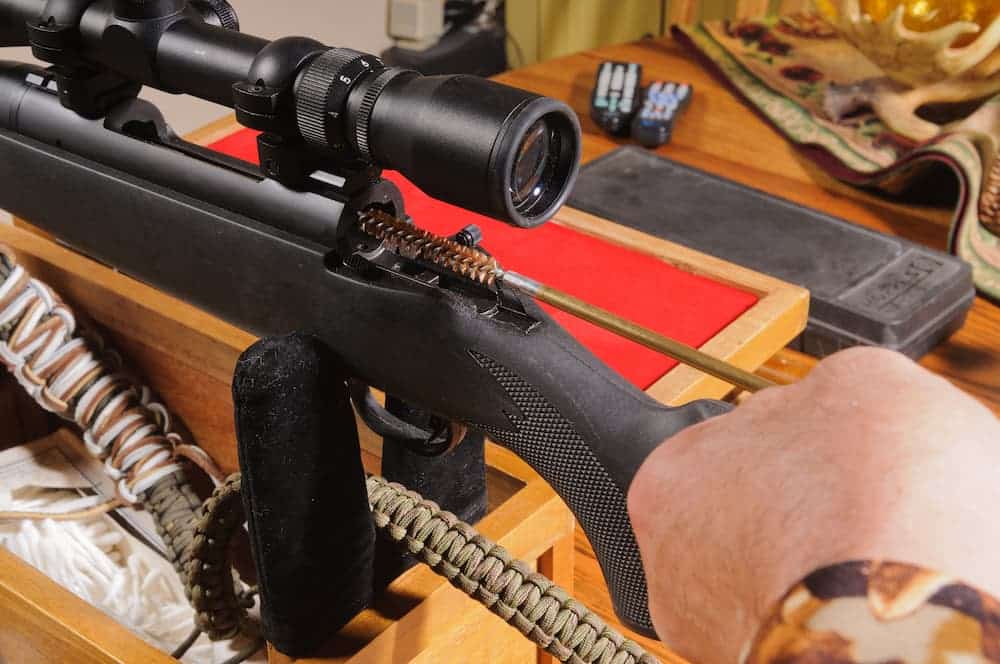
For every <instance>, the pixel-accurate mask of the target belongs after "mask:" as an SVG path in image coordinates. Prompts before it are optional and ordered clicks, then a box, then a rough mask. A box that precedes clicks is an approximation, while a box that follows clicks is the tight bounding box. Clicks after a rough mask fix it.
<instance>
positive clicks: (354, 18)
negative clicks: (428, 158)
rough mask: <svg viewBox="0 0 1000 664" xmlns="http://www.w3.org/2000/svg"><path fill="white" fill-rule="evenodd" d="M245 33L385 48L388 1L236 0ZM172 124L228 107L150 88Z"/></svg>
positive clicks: (22, 54) (6, 52)
mask: <svg viewBox="0 0 1000 664" xmlns="http://www.w3.org/2000/svg"><path fill="white" fill-rule="evenodd" d="M231 2H232V3H233V5H234V6H235V7H236V10H237V12H238V13H239V16H240V26H241V29H242V31H243V32H247V33H249V34H253V35H257V36H259V37H266V38H269V39H274V38H277V37H284V36H288V35H304V36H307V37H313V38H315V39H319V40H320V41H322V42H324V43H326V44H330V45H331V46H348V47H350V48H354V49H357V50H360V51H367V52H372V53H379V52H381V51H382V50H383V49H385V48H386V47H388V46H389V44H390V42H389V38H388V37H386V34H385V20H386V5H387V3H386V2H385V0H294V2H282V1H281V0H231ZM0 58H3V59H6V60H29V59H30V52H29V51H28V50H27V49H0ZM142 96H143V97H145V98H147V99H151V100H153V101H155V103H156V104H157V105H158V106H159V107H160V108H161V110H163V112H164V114H165V115H166V116H167V119H168V120H169V121H170V124H171V125H173V127H174V128H175V129H176V130H177V131H178V132H180V133H182V134H183V133H186V132H189V131H192V130H194V129H197V128H198V127H200V126H202V125H204V124H207V123H208V122H211V121H212V120H215V119H216V118H219V117H222V116H223V115H224V114H226V112H227V110H226V109H224V108H222V107H219V106H216V105H214V104H210V103H207V102H202V101H199V100H197V99H192V98H189V97H183V96H176V95H168V94H164V93H161V92H158V91H156V90H145V91H143V94H142Z"/></svg>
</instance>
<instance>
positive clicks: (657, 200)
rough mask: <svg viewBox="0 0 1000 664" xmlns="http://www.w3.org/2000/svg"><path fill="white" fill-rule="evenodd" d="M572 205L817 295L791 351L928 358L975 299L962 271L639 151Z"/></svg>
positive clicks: (614, 164)
mask: <svg viewBox="0 0 1000 664" xmlns="http://www.w3.org/2000/svg"><path fill="white" fill-rule="evenodd" d="M569 204H570V205H572V206H573V207H575V208H579V209H581V210H585V211H587V212H590V213H592V214H596V215H600V216H602V217H606V218H607V219H611V220H613V221H616V222H618V223H620V224H623V225H625V226H629V227H631V228H635V229H638V230H640V231H643V232H645V233H649V234H650V235H655V236H656V237H660V238H663V239H665V240H670V241H671V242H677V243H679V244H683V245H685V246H688V247H691V248H692V249H697V250H698V251H703V252H705V253H707V254H712V255H713V256H718V257H719V258H722V259H725V260H727V261H731V262H733V263H736V264H738V265H744V266H746V267H748V268H751V269H753V270H758V271H760V272H764V273H766V274H770V275H772V276H775V277H777V278H779V279H783V280H785V281H789V282H791V283H794V284H798V285H800V286H804V287H805V288H808V289H809V292H810V293H811V296H812V300H811V306H810V312H809V324H808V327H807V328H806V330H805V332H803V334H802V335H801V336H800V337H799V338H798V339H797V340H796V342H795V343H794V344H793V347H797V348H798V349H799V350H802V351H803V352H805V353H808V354H810V355H814V356H816V357H824V356H826V355H829V354H831V353H834V352H836V351H838V350H841V349H843V348H847V347H849V346H858V345H865V346H882V347H885V348H891V349H893V350H897V351H900V352H902V353H905V354H907V355H909V356H910V357H919V356H921V355H923V354H925V353H926V352H928V351H929V350H930V349H931V348H933V347H934V346H935V345H936V344H937V343H938V342H940V341H942V340H944V339H945V338H947V337H948V335H950V334H951V333H952V332H954V331H955V330H957V329H958V328H959V327H961V325H962V323H963V321H964V320H965V316H966V314H967V313H968V310H969V308H970V307H971V306H972V302H973V300H974V298H975V288H974V286H973V283H972V273H971V269H970V267H969V266H968V264H966V263H965V261H962V260H961V259H958V258H956V257H954V256H951V255H949V254H946V253H943V252H940V251H935V250H933V249H928V248H926V247H921V246H919V245H917V244H914V243H912V242H908V241H906V240H903V239H901V238H896V237H891V236H888V235H885V234H883V233H878V232H876V231H873V230H869V229H867V228H862V227H861V226H856V225H854V224H851V223H848V222H846V221H844V220H842V219H837V218H835V217H832V216H830V215H827V214H824V213H822V212H818V211H816V210H811V209H809V208H807V207H803V206H801V205H796V204H795V203H791V202H789V201H785V200H782V199H780V198H777V197H775V196H771V195H770V194H766V193H764V192H761V191H757V190H756V189H751V188H749V187H746V186H743V185H741V184H737V183H736V182H732V181H731V180H726V179H724V178H721V177H718V176H715V175H712V174H709V173H705V172H703V171H700V170H698V169H695V168H691V167H690V166H685V165H683V164H679V163H677V162H675V161H671V160H669V159H665V158H663V157H660V156H659V155H656V154H653V153H650V152H647V151H646V150H642V149H640V148H636V147H623V148H619V149H617V150H615V151H614V152H611V153H610V154H607V155H605V156H603V157H601V158H600V159H597V160H596V161H593V162H591V163H590V164H589V165H588V166H587V167H586V168H584V169H583V171H582V172H581V174H580V178H579V180H578V182H577V186H576V189H575V190H574V193H573V196H572V199H571V200H570V203H569Z"/></svg>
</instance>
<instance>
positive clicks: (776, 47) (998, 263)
mask: <svg viewBox="0 0 1000 664" xmlns="http://www.w3.org/2000/svg"><path fill="white" fill-rule="evenodd" d="M674 36H675V38H677V39H678V40H679V41H681V42H682V43H686V44H687V45H688V46H689V47H691V48H692V49H694V50H695V51H697V52H698V53H699V54H700V55H701V56H702V57H703V58H704V60H705V61H706V63H707V64H708V65H709V66H710V67H711V68H712V69H714V70H715V71H716V73H717V74H718V75H719V76H720V77H722V78H723V79H724V80H725V81H727V82H728V83H729V84H730V85H731V86H732V87H733V88H734V89H735V90H736V91H737V92H738V93H739V94H740V95H741V96H742V97H743V98H744V99H745V100H746V101H747V102H748V103H749V104H751V105H752V106H754V107H755V108H756V109H757V110H758V111H759V112H760V113H761V114H762V115H763V116H764V117H765V118H767V119H768V120H769V121H770V122H771V123H772V124H773V125H774V126H775V127H776V128H777V129H778V130H780V131H781V132H782V133H783V134H784V135H785V137H786V138H787V139H788V140H789V141H791V142H792V143H794V144H795V145H796V146H797V147H798V148H799V149H801V150H802V152H803V153H804V154H806V155H807V156H808V157H809V158H810V159H812V160H813V161H815V162H816V164H817V165H819V166H820V167H821V168H822V169H823V170H825V171H826V172H827V173H829V174H830V175H832V176H833V177H836V178H838V179H840V180H842V181H844V182H847V183H849V184H852V185H855V186H859V187H874V188H877V189H880V190H883V191H885V192H887V193H890V194H892V195H895V196H902V197H903V200H906V197H907V196H908V195H910V194H912V193H914V192H915V191H916V190H921V189H925V184H926V183H927V178H928V177H929V176H930V174H931V173H932V172H933V170H934V169H935V167H937V168H939V167H940V165H941V164H945V165H946V166H948V167H950V168H951V169H952V170H953V171H954V172H955V174H956V176H957V178H958V184H959V194H958V203H957V205H956V207H955V213H954V217H953V219H952V224H951V230H950V233H949V238H948V246H949V250H950V251H952V253H955V254H957V255H958V256H960V257H962V258H963V259H965V260H966V261H968V262H969V263H970V264H971V265H972V268H973V275H974V280H975V283H976V287H977V288H978V289H979V292H980V293H981V294H983V295H986V296H988V297H990V298H992V299H994V300H1000V237H998V235H996V234H994V232H997V233H1000V160H998V159H997V153H998V147H1000V96H997V97H994V98H992V99H989V100H986V101H985V102H982V103H981V104H980V105H978V106H977V107H976V109H975V110H974V111H973V112H971V114H969V115H968V116H967V117H966V118H965V119H963V120H961V121H958V122H953V124H950V125H949V130H948V131H947V132H944V133H942V134H941V135H939V136H938V137H936V138H934V139H933V140H930V141H926V142H923V143H920V142H917V141H914V140H911V139H910V138H908V137H906V136H903V135H901V134H898V133H895V132H893V131H890V130H889V129H888V128H887V127H886V126H885V125H884V124H883V123H882V121H881V120H879V118H878V117H876V116H875V114H874V113H873V112H871V111H870V110H868V109H864V108H862V109H859V110H857V111H854V112H851V113H850V114H848V115H846V117H842V118H841V119H840V120H839V121H837V120H834V119H832V117H831V114H830V113H828V110H827V108H828V107H827V106H826V104H827V103H828V102H829V100H828V98H827V90H828V89H830V88H831V87H833V86H835V87H837V88H840V90H841V91H843V90H845V89H850V87H851V86H855V85H859V84H861V82H862V81H868V80H874V79H878V78H880V77H883V76H884V74H883V73H882V71H881V70H879V69H878V67H876V65H874V64H873V63H872V62H871V61H870V60H868V59H867V58H866V57H865V56H864V55H862V54H861V52H860V51H858V50H857V49H856V48H854V46H852V45H851V44H849V43H848V42H847V41H845V40H843V39H842V38H840V37H839V36H838V34H837V32H836V30H835V29H834V28H833V27H832V26H831V25H830V24H828V23H827V22H825V21H824V20H823V19H822V18H820V17H819V16H817V15H815V14H808V13H802V14H794V15H790V16H784V17H780V18H779V17H772V18H767V19H754V20H741V21H715V22H707V23H700V24H697V25H693V26H676V27H674ZM990 229H993V231H994V232H991V230H990Z"/></svg>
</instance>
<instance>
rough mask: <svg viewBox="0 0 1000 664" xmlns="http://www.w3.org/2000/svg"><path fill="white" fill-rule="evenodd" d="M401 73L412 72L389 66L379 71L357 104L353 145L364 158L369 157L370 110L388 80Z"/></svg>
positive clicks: (373, 107)
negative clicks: (358, 104)
mask: <svg viewBox="0 0 1000 664" xmlns="http://www.w3.org/2000/svg"><path fill="white" fill-rule="evenodd" d="M401 74H414V75H417V72H414V71H412V70H410V69H402V68H400V67H390V68H388V69H384V70H382V71H381V72H379V74H378V76H376V77H375V80H374V81H372V82H371V85H369V86H368V89H367V90H365V96H364V98H363V99H362V100H361V105H360V106H358V113H357V118H356V120H355V122H354V132H353V136H354V147H355V148H356V149H357V151H358V154H360V155H361V156H362V157H364V158H365V159H371V158H372V154H371V144H370V143H369V142H368V128H369V125H370V123H371V119H372V111H374V110H375V102H376V101H378V98H379V95H381V94H382V91H383V90H385V86H387V85H389V82H390V81H392V80H393V79H395V78H396V77H397V76H400V75H401Z"/></svg>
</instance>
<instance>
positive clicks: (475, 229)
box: [455, 224, 483, 247]
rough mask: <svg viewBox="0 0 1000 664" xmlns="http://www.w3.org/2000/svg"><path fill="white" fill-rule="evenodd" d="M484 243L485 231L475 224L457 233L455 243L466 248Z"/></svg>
mask: <svg viewBox="0 0 1000 664" xmlns="http://www.w3.org/2000/svg"><path fill="white" fill-rule="evenodd" d="M482 241H483V229H481V228H480V227H479V226H477V225H475V224H469V225H468V226H466V227H465V228H463V229H462V230H460V231H459V232H457V233H455V242H458V243H459V244H462V245H465V246H466V247H475V246H477V245H478V244H479V243H480V242H482Z"/></svg>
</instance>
